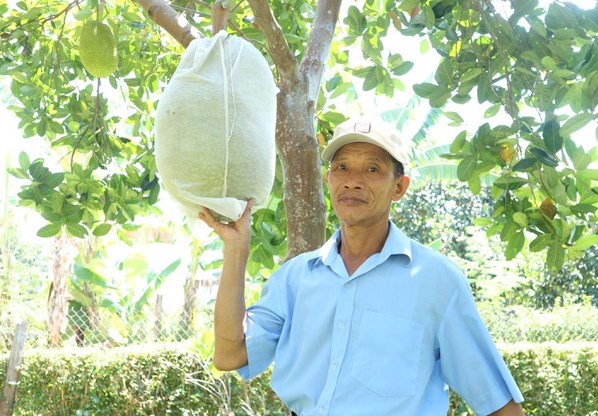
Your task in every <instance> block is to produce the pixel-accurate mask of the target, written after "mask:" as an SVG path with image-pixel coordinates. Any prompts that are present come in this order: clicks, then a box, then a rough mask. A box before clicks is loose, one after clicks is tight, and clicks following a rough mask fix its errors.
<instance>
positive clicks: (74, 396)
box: [0, 343, 598, 416]
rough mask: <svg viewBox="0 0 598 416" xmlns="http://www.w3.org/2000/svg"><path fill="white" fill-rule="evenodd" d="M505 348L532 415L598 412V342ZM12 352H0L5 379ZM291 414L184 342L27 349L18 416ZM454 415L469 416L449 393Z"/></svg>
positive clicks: (264, 382) (255, 384)
mask: <svg viewBox="0 0 598 416" xmlns="http://www.w3.org/2000/svg"><path fill="white" fill-rule="evenodd" d="M500 348H501V351H502V352H503V356H504V357H505V360H506V362H507V364H508V365H509V367H510V368H511V371H512V373H513V375H514V377H515V379H516V380H517V381H518V384H519V387H520V388H521V390H522V392H523V394H524V396H525V398H526V401H525V402H524V409H525V412H526V414H527V415H537V416H544V415H546V416H549V415H550V416H554V415H568V416H576V415H579V416H582V415H583V416H588V415H593V416H598V388H597V386H598V344H597V343H566V344H551V343H543V344H511V345H501V346H500ZM7 361H8V356H7V355H6V356H4V357H0V380H4V373H5V371H6V368H5V367H6V363H7ZM217 414H220V415H230V414H233V415H247V414H255V415H286V414H287V411H286V410H285V408H284V406H283V405H282V404H281V403H280V401H279V400H278V399H277V398H276V396H275V395H274V393H273V392H272V391H271V390H270V388H269V387H268V379H267V375H264V376H261V377H258V378H256V379H254V380H252V381H251V382H249V383H246V382H243V381H242V380H240V379H239V378H238V377H236V376H234V375H232V374H221V373H216V372H213V370H211V369H210V368H209V366H208V365H207V364H206V363H205V362H204V361H202V360H200V359H199V358H198V356H197V355H196V354H194V353H193V352H191V351H190V348H188V347H186V346H184V345H182V344H175V345H160V346H146V347H144V348H141V347H135V348H134V347H128V348H117V349H107V350H100V349H73V350H68V351H67V350H56V351H53V350H31V351H26V354H25V358H24V362H23V365H22V367H21V380H20V384H19V388H18V392H17V402H16V408H15V412H14V416H34V415H35V416H46V415H47V416H50V415H51V416H67V415H68V416H85V415H89V416H101V415H111V416H112V415H118V416H128V415H175V416H176V415H189V416H192V415H193V416H199V415H217ZM449 414H450V415H454V416H457V415H459V416H462V415H468V414H471V413H470V412H469V411H468V409H467V406H466V405H465V404H464V403H463V402H462V401H461V400H460V399H459V398H458V397H456V396H454V395H451V410H450V413H449Z"/></svg>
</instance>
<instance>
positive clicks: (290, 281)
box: [239, 223, 523, 416]
mask: <svg viewBox="0 0 598 416" xmlns="http://www.w3.org/2000/svg"><path fill="white" fill-rule="evenodd" d="M339 239H340V232H338V231H337V232H336V234H334V235H333V236H332V237H331V239H330V240H329V241H328V242H327V243H326V244H325V245H324V246H322V248H320V249H319V250H316V251H313V252H309V253H304V254H302V255H300V256H297V257H296V258H294V259H292V260H290V261H288V262H287V263H285V264H284V265H283V266H281V268H280V269H279V270H277V271H276V272H275V273H274V274H273V275H272V276H271V277H270V279H269V281H268V282H267V283H266V285H265V286H264V289H263V293H262V297H261V299H260V300H259V302H258V303H256V304H255V305H253V306H251V307H249V308H248V311H247V322H246V325H247V326H246V328H247V329H246V344H247V354H248V361H249V364H248V365H247V366H245V367H243V368H241V369H240V370H239V373H240V374H241V376H243V377H244V378H251V377H254V376H256V375H258V374H259V373H261V372H263V371H264V370H266V369H267V368H268V366H269V365H270V364H271V363H272V362H274V363H275V364H274V368H273V372H272V379H271V385H272V388H273V389H274V391H275V392H276V393H277V394H278V396H279V397H280V399H281V400H282V401H283V402H284V403H285V404H286V405H287V406H288V407H289V408H290V409H292V410H293V411H294V412H295V413H297V414H300V415H339V416H341V415H342V416H351V415H355V416H368V415H372V416H391V415H401V416H409V415H413V416H427V415H446V413H447V411H448V388H447V385H448V386H450V387H451V388H452V389H453V390H455V391H456V392H457V393H458V394H459V395H461V396H462V397H463V398H464V399H465V400H466V401H467V403H468V404H469V405H470V406H471V407H472V409H473V410H474V411H475V412H476V414H481V415H486V414H489V413H491V412H493V411H495V410H498V409H499V408H501V407H502V406H504V405H505V404H506V403H507V402H508V401H509V400H511V399H513V400H515V401H516V402H521V401H522V400H523V397H522V395H521V392H520V391H519V389H518V387H517V385H516V383H515V381H514V380H513V377H512V376H511V374H510V372H509V370H508V369H507V367H506V365H505V363H504V361H503V359H502V358H501V356H500V354H499V352H498V351H497V349H496V346H495V344H494V342H493V341H492V339H491V337H490V335H489V333H488V331H487V330H486V327H485V326H484V324H483V323H482V320H481V318H480V316H479V314H478V312H477V309H476V306H475V302H474V299H473V297H472V295H471V292H470V289H469V284H468V282H467V279H466V278H465V277H464V276H463V274H462V273H461V272H460V271H459V270H458V269H457V267H456V266H455V265H454V264H453V263H451V262H450V261H449V260H448V259H447V258H446V257H444V256H442V255H440V254H438V253H436V252H434V251H433V250H431V249H429V248H427V247H425V246H423V245H421V244H419V243H417V242H415V241H414V240H411V239H410V238H408V237H407V236H406V235H405V234H403V233H402V232H401V231H399V229H398V228H397V227H396V226H395V225H394V224H392V223H390V231H389V235H388V238H387V241H386V243H385V245H384V248H383V249H382V251H381V252H380V253H377V254H375V255H373V256H371V257H370V258H369V259H368V260H367V261H366V262H365V263H363V264H362V265H361V266H360V267H359V269H357V270H356V271H355V273H353V275H351V276H349V275H348V274H347V270H346V269H345V266H344V264H343V261H342V258H341V257H340V255H339V253H338V249H337V247H338V240H339Z"/></svg>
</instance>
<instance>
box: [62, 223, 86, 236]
mask: <svg viewBox="0 0 598 416" xmlns="http://www.w3.org/2000/svg"><path fill="white" fill-rule="evenodd" d="M66 232H67V233H68V234H69V235H72V236H73V237H78V238H83V237H85V236H86V235H87V228H85V227H84V226H82V225H81V224H75V223H67V224H66Z"/></svg>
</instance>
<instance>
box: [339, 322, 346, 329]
mask: <svg viewBox="0 0 598 416" xmlns="http://www.w3.org/2000/svg"><path fill="white" fill-rule="evenodd" d="M338 327H339V328H340V329H343V328H344V327H345V322H344V321H340V322H339V323H338Z"/></svg>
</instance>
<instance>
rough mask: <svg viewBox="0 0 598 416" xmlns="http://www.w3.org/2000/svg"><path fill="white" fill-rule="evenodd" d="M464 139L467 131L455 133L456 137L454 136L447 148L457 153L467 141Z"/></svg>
mask: <svg viewBox="0 0 598 416" xmlns="http://www.w3.org/2000/svg"><path fill="white" fill-rule="evenodd" d="M466 139H467V131H465V130H463V131H462V132H461V133H459V134H457V137H455V139H454V140H453V142H452V143H451V146H450V148H449V149H450V151H451V153H457V152H459V151H460V150H461V149H463V146H464V145H465V143H466V142H467V140H466Z"/></svg>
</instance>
